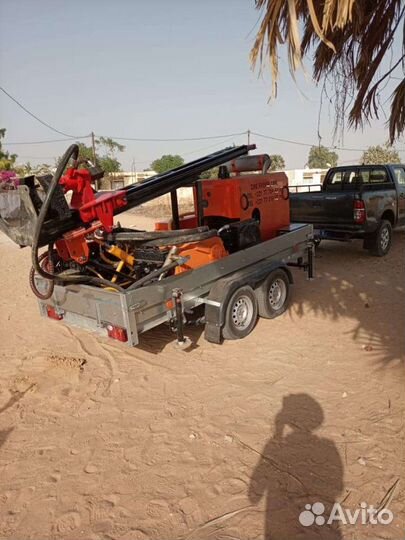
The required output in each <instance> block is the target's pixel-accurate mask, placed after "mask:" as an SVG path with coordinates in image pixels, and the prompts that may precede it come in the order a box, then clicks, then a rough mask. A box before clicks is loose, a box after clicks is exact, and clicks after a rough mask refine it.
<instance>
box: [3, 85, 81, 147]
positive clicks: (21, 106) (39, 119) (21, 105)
mask: <svg viewBox="0 0 405 540" xmlns="http://www.w3.org/2000/svg"><path fill="white" fill-rule="evenodd" d="M0 90H1V91H2V92H3V93H4V94H5V95H6V96H7V97H9V98H10V99H11V100H12V101H14V103H16V104H17V105H18V106H19V107H20V108H21V109H22V110H23V111H24V112H26V113H27V114H29V115H30V116H32V118H35V120H37V122H39V123H40V124H42V125H43V126H45V127H47V128H48V129H50V130H52V131H54V132H55V133H59V135H64V136H65V137H70V138H72V139H81V138H82V137H76V136H75V135H69V134H68V133H64V132H63V131H60V130H59V129H56V128H54V127H53V126H51V125H50V124H48V123H47V122H45V121H44V120H41V118H38V116H36V115H35V114H34V113H32V112H31V111H29V110H28V109H27V108H26V107H24V105H23V104H22V103H20V102H19V101H18V100H17V99H16V98H15V97H13V96H12V95H11V94H9V93H8V92H7V90H5V89H4V88H3V87H2V86H0ZM9 144H10V143H9Z"/></svg>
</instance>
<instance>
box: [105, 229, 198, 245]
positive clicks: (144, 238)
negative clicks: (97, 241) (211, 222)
mask: <svg viewBox="0 0 405 540" xmlns="http://www.w3.org/2000/svg"><path fill="white" fill-rule="evenodd" d="M207 231H208V227H206V226H204V227H196V228H195V229H176V230H173V231H171V230H170V231H119V232H113V233H110V234H108V235H107V236H106V240H107V242H148V241H151V240H158V239H159V238H174V239H176V240H177V238H178V237H179V236H180V237H181V236H185V235H190V234H201V233H205V232H207Z"/></svg>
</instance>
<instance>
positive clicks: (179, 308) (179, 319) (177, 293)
mask: <svg viewBox="0 0 405 540" xmlns="http://www.w3.org/2000/svg"><path fill="white" fill-rule="evenodd" d="M172 299H173V303H174V308H175V312H176V334H177V341H176V345H177V347H178V348H180V349H186V348H187V347H189V346H190V345H191V341H190V339H189V338H188V337H186V336H185V335H184V321H183V290H182V289H173V291H172Z"/></svg>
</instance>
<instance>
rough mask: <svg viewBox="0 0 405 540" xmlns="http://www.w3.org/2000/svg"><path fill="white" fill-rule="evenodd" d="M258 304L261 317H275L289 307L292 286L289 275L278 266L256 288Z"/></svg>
mask: <svg viewBox="0 0 405 540" xmlns="http://www.w3.org/2000/svg"><path fill="white" fill-rule="evenodd" d="M255 292H256V297H257V304H258V307H259V315H260V317H264V318H265V319H274V318H275V317H278V316H279V315H281V314H282V313H284V311H285V310H286V309H287V307H288V304H289V301H290V296H291V287H290V280H289V278H288V275H287V274H286V272H285V271H284V270H282V269H281V268H278V269H277V270H273V272H271V273H270V274H269V275H268V276H267V278H266V279H265V280H264V281H263V283H262V284H261V285H260V286H259V287H258V288H257V289H256V291H255Z"/></svg>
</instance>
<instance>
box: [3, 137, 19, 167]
mask: <svg viewBox="0 0 405 540" xmlns="http://www.w3.org/2000/svg"><path fill="white" fill-rule="evenodd" d="M5 136H6V130H5V128H2V129H0V170H3V171H9V170H10V169H12V168H13V166H14V164H15V160H16V159H17V154H10V152H7V151H6V150H3V147H2V144H1V139H4V137H5Z"/></svg>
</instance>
